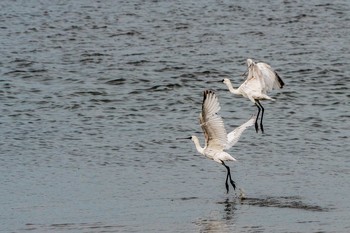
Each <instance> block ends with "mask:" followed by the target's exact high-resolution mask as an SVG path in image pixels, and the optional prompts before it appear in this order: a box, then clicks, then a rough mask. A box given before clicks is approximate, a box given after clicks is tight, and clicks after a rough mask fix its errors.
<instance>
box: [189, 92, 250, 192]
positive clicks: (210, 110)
mask: <svg viewBox="0 0 350 233" xmlns="http://www.w3.org/2000/svg"><path fill="white" fill-rule="evenodd" d="M220 108H221V107H220V104H219V101H218V97H217V96H216V95H215V92H214V91H212V90H206V91H204V97H203V103H202V112H201V113H200V115H199V122H200V126H201V127H202V130H203V133H204V136H205V146H204V147H201V145H200V143H199V139H198V138H197V137H196V136H191V137H189V138H188V139H191V140H192V141H193V142H194V144H195V146H196V149H197V151H198V152H199V153H201V154H202V155H204V156H206V157H207V158H209V159H212V160H214V161H215V162H217V163H220V164H222V165H223V166H224V167H225V168H226V169H227V176H226V182H225V186H226V191H227V193H228V192H229V185H228V180H230V183H231V185H232V187H233V189H236V185H235V182H234V181H233V180H232V177H231V172H230V167H229V166H227V165H226V164H225V162H224V161H236V159H235V158H233V157H232V156H231V155H230V154H228V153H227V152H225V151H224V150H227V149H229V148H231V147H232V146H233V145H235V144H236V143H237V141H238V139H239V138H240V136H241V135H242V133H243V131H244V130H245V129H247V128H248V127H249V126H252V125H253V124H254V122H255V116H253V117H251V119H249V120H248V121H247V122H246V123H244V124H242V125H241V126H239V127H237V128H236V129H235V130H233V131H232V132H230V133H229V134H227V133H226V130H225V126H224V121H223V119H222V118H221V116H220V115H218V112H219V110H220Z"/></svg>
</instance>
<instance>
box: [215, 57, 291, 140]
mask: <svg viewBox="0 0 350 233" xmlns="http://www.w3.org/2000/svg"><path fill="white" fill-rule="evenodd" d="M247 65H248V74H247V79H246V80H245V82H244V83H243V84H242V85H241V86H240V87H239V88H237V89H235V88H233V86H232V84H231V81H230V80H229V79H228V78H224V79H223V80H222V82H223V83H225V84H226V86H227V87H228V89H229V91H230V92H231V93H233V94H237V95H243V96H244V97H245V98H248V99H250V101H252V102H253V103H254V104H255V105H256V106H257V108H258V114H257V116H256V121H255V130H256V132H258V131H259V127H258V118H259V114H260V111H261V119H260V129H261V132H262V133H264V127H263V124H262V121H263V116H264V108H263V106H262V105H261V103H260V101H259V100H274V99H272V98H271V97H269V96H268V95H267V92H268V91H271V90H272V89H280V88H283V86H284V82H283V81H282V79H281V78H280V76H279V75H278V74H277V73H276V72H275V71H274V70H273V69H272V68H271V66H269V65H268V64H266V63H263V62H258V63H255V62H254V61H253V60H252V59H247Z"/></svg>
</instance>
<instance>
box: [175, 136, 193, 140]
mask: <svg viewBox="0 0 350 233" xmlns="http://www.w3.org/2000/svg"><path fill="white" fill-rule="evenodd" d="M191 138H192V137H187V138H176V140H182V139H191Z"/></svg>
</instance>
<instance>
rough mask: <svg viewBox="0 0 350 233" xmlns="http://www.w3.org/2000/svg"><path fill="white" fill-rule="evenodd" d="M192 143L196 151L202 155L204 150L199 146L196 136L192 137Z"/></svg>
mask: <svg viewBox="0 0 350 233" xmlns="http://www.w3.org/2000/svg"><path fill="white" fill-rule="evenodd" d="M193 142H194V145H195V146H196V149H197V151H198V152H199V153H201V154H204V148H202V147H201V145H200V144H199V140H198V138H197V137H196V136H194V140H193Z"/></svg>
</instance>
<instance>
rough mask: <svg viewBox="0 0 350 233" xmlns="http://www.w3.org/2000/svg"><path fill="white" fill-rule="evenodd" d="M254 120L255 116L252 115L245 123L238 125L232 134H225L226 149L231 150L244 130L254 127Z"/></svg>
mask: <svg viewBox="0 0 350 233" xmlns="http://www.w3.org/2000/svg"><path fill="white" fill-rule="evenodd" d="M255 119H256V115H253V116H252V117H251V118H250V119H249V120H248V121H247V122H246V123H244V124H242V125H240V126H239V127H237V128H235V129H234V130H233V131H232V132H230V133H229V134H227V145H226V149H229V148H231V147H232V146H233V145H235V144H236V143H237V142H238V140H239V138H240V137H241V135H242V133H243V132H244V130H246V129H247V128H248V127H250V126H252V125H254V123H255Z"/></svg>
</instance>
